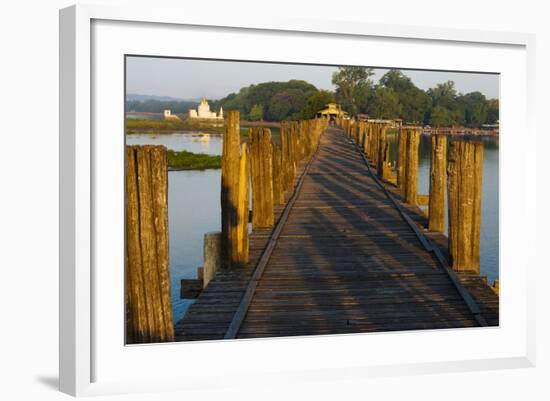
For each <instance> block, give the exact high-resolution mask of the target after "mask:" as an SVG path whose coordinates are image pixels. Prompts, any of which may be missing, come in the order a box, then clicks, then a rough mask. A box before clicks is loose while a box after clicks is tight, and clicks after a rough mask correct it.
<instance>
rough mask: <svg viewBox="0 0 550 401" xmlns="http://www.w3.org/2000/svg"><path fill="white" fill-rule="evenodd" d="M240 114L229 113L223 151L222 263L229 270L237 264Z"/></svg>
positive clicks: (235, 112)
mask: <svg viewBox="0 0 550 401" xmlns="http://www.w3.org/2000/svg"><path fill="white" fill-rule="evenodd" d="M240 143H241V138H240V126H239V112H238V111H229V112H228V113H227V120H226V123H225V134H224V137H223V149H222V184H221V185H222V186H221V209H222V262H223V267H225V268H229V267H231V266H232V265H233V264H235V263H237V260H236V259H235V255H236V252H235V249H236V247H237V225H238V215H237V209H238V192H239V159H240V155H239V151H240Z"/></svg>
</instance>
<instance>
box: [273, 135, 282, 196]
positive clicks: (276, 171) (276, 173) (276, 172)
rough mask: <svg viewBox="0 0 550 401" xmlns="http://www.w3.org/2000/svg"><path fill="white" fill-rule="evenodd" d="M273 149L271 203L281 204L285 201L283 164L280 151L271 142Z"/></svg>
mask: <svg viewBox="0 0 550 401" xmlns="http://www.w3.org/2000/svg"><path fill="white" fill-rule="evenodd" d="M271 146H272V149H273V157H272V159H271V160H272V171H273V203H274V204H275V205H283V204H284V203H285V191H284V189H283V171H282V169H283V164H282V152H281V149H279V146H278V145H277V144H275V143H272V144H271Z"/></svg>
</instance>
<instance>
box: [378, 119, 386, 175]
mask: <svg viewBox="0 0 550 401" xmlns="http://www.w3.org/2000/svg"><path fill="white" fill-rule="evenodd" d="M377 148H378V149H377V150H378V152H377V156H376V172H377V174H378V176H379V177H383V176H384V164H385V163H386V160H385V159H386V126H385V124H378V144H377Z"/></svg>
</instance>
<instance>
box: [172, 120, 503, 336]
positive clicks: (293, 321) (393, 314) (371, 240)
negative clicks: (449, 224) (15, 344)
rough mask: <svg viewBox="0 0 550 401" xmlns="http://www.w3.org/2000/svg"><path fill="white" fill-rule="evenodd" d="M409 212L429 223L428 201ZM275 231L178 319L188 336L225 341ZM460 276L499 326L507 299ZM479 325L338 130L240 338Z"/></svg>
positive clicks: (309, 178)
mask: <svg viewBox="0 0 550 401" xmlns="http://www.w3.org/2000/svg"><path fill="white" fill-rule="evenodd" d="M407 212H411V217H413V219H414V220H416V221H419V222H421V220H422V218H423V217H422V215H421V213H420V212H419V210H418V208H416V207H408V208H407ZM278 214H280V210H278ZM270 231H271V230H263V231H255V232H254V234H253V236H252V238H251V261H250V265H251V267H250V268H244V269H239V270H234V271H224V272H220V273H219V274H218V275H217V276H216V278H215V279H214V280H213V281H212V282H211V283H210V284H209V286H208V288H207V289H206V290H205V291H203V293H202V294H201V295H200V296H199V298H198V299H197V301H196V302H195V304H193V305H192V306H191V307H190V309H189V311H188V313H187V314H186V316H185V317H184V319H183V320H182V321H180V322H179V323H178V324H177V325H176V338H177V339H178V340H197V339H216V338H223V336H224V333H225V331H226V330H227V327H228V326H229V324H230V322H231V319H232V318H233V315H234V313H235V311H236V309H237V307H238V306H239V303H240V301H241V299H242V296H243V294H244V291H245V289H246V286H247V285H248V282H249V280H250V277H251V275H252V272H253V266H256V263H257V261H258V259H259V257H260V255H261V253H262V250H263V248H264V247H265V244H266V242H267V240H268V239H269V236H270ZM433 240H434V242H438V243H439V242H441V241H442V238H441V236H440V237H437V235H435V236H433ZM460 276H461V277H460V278H461V280H462V282H463V283H464V285H465V286H466V288H468V289H469V290H470V292H471V294H472V295H473V296H474V299H476V301H477V302H478V303H479V304H480V306H481V309H482V312H483V313H484V317H485V318H486V319H487V320H488V322H489V324H490V325H496V324H498V297H497V296H496V295H495V294H493V293H492V291H491V290H490V289H489V287H487V286H486V285H484V284H483V283H482V282H481V279H480V278H479V277H478V276H477V275H471V274H462V275H460ZM477 325H478V323H477V322H476V320H475V319H474V316H473V315H472V313H471V311H470V309H469V308H468V306H467V305H466V303H465V302H464V300H463V298H462V297H461V295H460V294H459V292H458V291H457V289H456V287H455V286H454V285H453V283H452V282H451V280H450V279H449V276H448V274H447V273H446V271H445V270H444V269H443V267H442V266H441V265H440V263H439V262H438V260H437V259H436V258H435V257H434V256H433V254H432V253H430V252H427V251H426V250H425V248H424V247H423V245H422V244H421V242H420V241H419V239H418V238H417V236H416V235H415V233H414V231H413V230H412V229H411V227H410V226H409V225H408V224H407V222H406V221H405V220H403V218H402V217H401V216H400V214H399V212H398V210H397V209H396V207H395V205H394V204H393V203H392V202H391V201H390V200H389V198H388V197H387V195H386V194H385V192H384V191H383V189H382V188H380V186H379V185H378V184H377V183H376V181H375V180H374V178H373V176H372V175H371V173H370V172H369V170H368V168H367V166H366V165H365V163H364V161H363V159H362V157H361V155H360V153H359V152H358V151H357V150H356V149H355V147H354V145H353V144H352V143H350V142H349V140H348V139H347V138H346V137H345V136H344V135H343V134H342V132H341V131H340V130H339V129H335V128H330V129H329V130H328V131H327V132H326V133H325V134H324V135H323V136H322V137H321V142H320V145H319V150H318V152H317V154H316V156H314V160H313V161H312V163H311V165H310V167H309V169H308V171H307V173H306V176H305V179H304V183H303V186H302V188H301V190H300V193H299V195H298V198H297V200H296V203H295V204H294V206H293V207H292V209H291V211H290V215H289V216H288V219H287V221H286V222H285V224H284V227H283V230H282V232H281V235H280V237H279V239H278V241H277V244H276V246H275V248H274V250H273V253H272V255H271V258H270V259H269V262H268V265H267V266H266V268H265V271H264V274H263V275H262V277H261V279H260V281H259V283H258V286H257V288H256V290H255V292H254V296H253V298H252V301H251V303H250V305H249V307H248V310H247V313H246V317H245V319H244V321H243V323H242V325H241V326H240V329H239V331H238V335H237V337H238V338H247V337H269V336H291V335H313V334H341V333H357V332H374V331H390V330H411V329H437V328H451V327H453V328H456V327H472V326H477Z"/></svg>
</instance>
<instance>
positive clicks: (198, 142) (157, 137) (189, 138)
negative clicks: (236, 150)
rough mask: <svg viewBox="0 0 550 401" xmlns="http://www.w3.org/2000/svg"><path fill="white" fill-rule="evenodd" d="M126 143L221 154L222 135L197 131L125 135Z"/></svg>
mask: <svg viewBox="0 0 550 401" xmlns="http://www.w3.org/2000/svg"><path fill="white" fill-rule="evenodd" d="M126 145H164V146H166V147H167V148H168V149H171V150H187V151H189V152H193V153H206V154H207V155H221V154H222V136H221V135H219V134H206V133H203V132H199V131H177V132H174V133H171V134H148V133H143V134H132V135H126Z"/></svg>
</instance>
